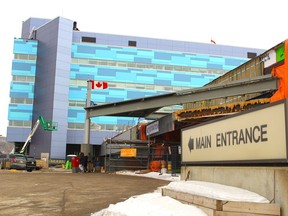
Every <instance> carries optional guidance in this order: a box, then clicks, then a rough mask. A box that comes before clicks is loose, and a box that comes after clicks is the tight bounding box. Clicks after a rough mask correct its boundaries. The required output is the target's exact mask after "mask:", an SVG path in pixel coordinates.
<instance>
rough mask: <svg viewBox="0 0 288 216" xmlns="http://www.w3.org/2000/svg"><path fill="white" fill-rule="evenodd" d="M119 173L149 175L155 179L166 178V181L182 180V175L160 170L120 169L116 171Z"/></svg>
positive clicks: (148, 176)
mask: <svg viewBox="0 0 288 216" xmlns="http://www.w3.org/2000/svg"><path fill="white" fill-rule="evenodd" d="M116 174H118V175H133V176H140V177H147V178H155V179H161V180H166V181H180V175H179V174H176V175H172V174H169V173H163V174H161V173H159V172H147V173H139V172H137V171H136V172H134V171H129V170H128V171H127V170H123V171H118V172H116Z"/></svg>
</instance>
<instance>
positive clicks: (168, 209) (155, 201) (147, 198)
mask: <svg viewBox="0 0 288 216" xmlns="http://www.w3.org/2000/svg"><path fill="white" fill-rule="evenodd" d="M135 215H137V216H147V215H149V216H186V215H187V216H188V215H189V216H190V215H193V216H207V214H206V213H204V212H203V211H202V210H201V209H199V208H197V207H195V206H192V205H185V204H182V203H181V202H179V201H177V200H175V199H172V198H170V197H167V196H162V195H161V193H159V192H154V193H147V194H143V195H139V196H133V197H130V198H129V199H128V200H126V201H124V202H120V203H117V204H115V205H113V204H111V205H110V206H109V207H108V208H107V209H103V210H101V211H99V212H96V213H94V214H91V216H135Z"/></svg>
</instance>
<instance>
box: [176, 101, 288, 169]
mask: <svg viewBox="0 0 288 216" xmlns="http://www.w3.org/2000/svg"><path fill="white" fill-rule="evenodd" d="M286 113H287V100H283V101H280V102H277V103H272V104H269V105H268V106H263V107H261V108H258V109H255V110H250V111H247V112H243V113H239V114H235V115H233V116H230V117H228V118H223V119H220V120H217V121H213V122H211V123H209V122H208V123H206V124H202V125H199V126H194V127H190V128H185V129H183V130H182V132H181V133H182V141H181V143H182V150H183V151H182V162H183V163H184V164H193V163H194V164H201V163H204V164H207V163H210V164H213V163H218V164H219V163H233V164H234V163H244V162H254V163H258V162H259V163H264V162H265V163H269V162H287V161H288V160H287V155H288V154H287V126H286V124H287V114H286Z"/></svg>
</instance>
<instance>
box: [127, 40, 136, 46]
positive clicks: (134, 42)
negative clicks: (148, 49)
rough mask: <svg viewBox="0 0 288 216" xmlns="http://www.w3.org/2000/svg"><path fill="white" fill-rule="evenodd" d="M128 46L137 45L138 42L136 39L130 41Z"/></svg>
mask: <svg viewBox="0 0 288 216" xmlns="http://www.w3.org/2000/svg"><path fill="white" fill-rule="evenodd" d="M128 46H133V47H136V46H137V42H136V41H128Z"/></svg>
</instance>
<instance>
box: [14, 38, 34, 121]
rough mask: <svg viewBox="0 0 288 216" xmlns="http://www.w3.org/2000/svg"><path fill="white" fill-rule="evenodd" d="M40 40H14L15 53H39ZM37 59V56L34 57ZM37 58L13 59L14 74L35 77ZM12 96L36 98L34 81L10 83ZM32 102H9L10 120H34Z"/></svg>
mask: <svg viewBox="0 0 288 216" xmlns="http://www.w3.org/2000/svg"><path fill="white" fill-rule="evenodd" d="M37 46H38V41H35V40H24V39H15V40H14V54H21V55H27V56H26V58H27V59H30V57H28V55H29V56H33V55H35V56H36V55H37ZM34 59H36V57H34ZM35 71H36V60H22V59H21V60H19V59H15V60H13V61H12V72H11V73H12V75H13V76H27V77H35ZM10 97H11V98H22V99H23V98H29V99H33V98H34V82H19V81H17V82H16V81H15V82H14V81H13V82H11V84H10ZM32 110H33V105H32V104H9V111H8V120H20V121H31V120H32Z"/></svg>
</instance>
